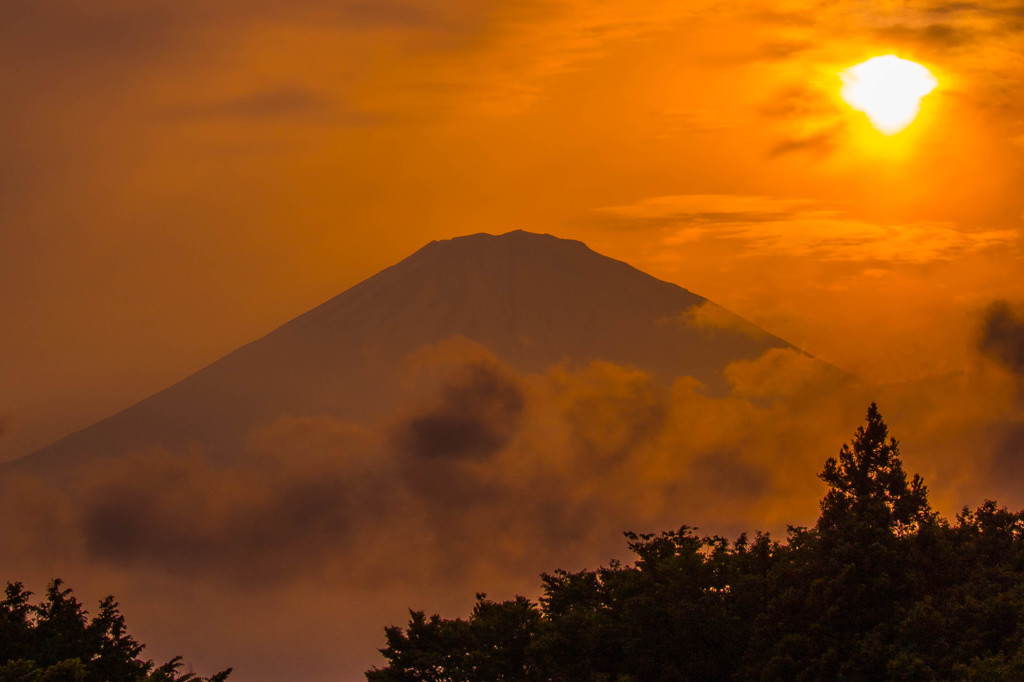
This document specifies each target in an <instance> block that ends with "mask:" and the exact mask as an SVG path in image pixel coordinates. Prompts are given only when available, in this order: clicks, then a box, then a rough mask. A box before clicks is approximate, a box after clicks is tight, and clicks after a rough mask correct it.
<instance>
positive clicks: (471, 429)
mask: <svg viewBox="0 0 1024 682" xmlns="http://www.w3.org/2000/svg"><path fill="white" fill-rule="evenodd" d="M523 407H524V398H523V393H522V390H521V389H520V388H519V386H518V385H517V384H516V381H515V380H514V379H513V378H512V377H511V376H510V373H509V372H508V371H507V370H504V371H503V370H502V368H500V367H498V366H497V363H489V364H484V363H476V364H471V365H467V366H465V367H464V368H463V369H462V370H461V371H460V373H459V375H458V376H455V377H452V378H451V379H450V380H449V381H448V382H447V383H445V384H444V385H443V386H442V387H441V390H440V392H439V394H438V395H437V396H436V398H435V401H434V403H433V404H431V405H429V406H426V407H425V408H424V409H422V410H420V411H418V413H417V414H414V415H412V416H410V417H408V418H407V419H405V420H403V421H402V422H401V423H400V424H399V425H398V426H397V427H396V428H395V433H394V439H395V442H396V443H397V445H398V447H399V448H400V449H401V450H402V451H403V452H408V453H410V454H411V455H413V456H415V457H421V458H426V459H438V458H441V459H467V458H468V459H484V458H487V457H490V456H492V455H494V454H495V453H497V452H499V451H500V450H501V449H502V448H503V447H505V445H506V444H507V443H508V441H509V440H510V439H511V438H512V437H513V436H514V435H515V432H516V430H517V429H518V428H519V424H520V420H521V417H522V412H523Z"/></svg>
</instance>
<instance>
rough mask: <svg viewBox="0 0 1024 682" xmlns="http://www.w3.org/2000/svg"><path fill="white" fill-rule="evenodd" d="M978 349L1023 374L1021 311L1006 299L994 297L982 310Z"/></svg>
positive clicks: (1023, 335) (1022, 319) (1023, 326)
mask: <svg viewBox="0 0 1024 682" xmlns="http://www.w3.org/2000/svg"><path fill="white" fill-rule="evenodd" d="M978 349H979V350H980V351H981V353H982V354H983V355H985V356H986V357H988V358H990V359H992V360H995V361H996V362H998V363H999V364H1000V365H1002V366H1003V367H1005V368H1006V369H1008V370H1010V371H1011V372H1013V373H1014V374H1016V375H1018V376H1021V377H1024V315H1021V313H1020V312H1019V310H1018V309H1015V308H1014V307H1013V306H1011V305H1010V303H1009V302H1007V301H993V302H992V303H991V304H989V306H988V307H987V308H986V309H985V310H984V311H983V313H982V322H981V327H980V329H979V335H978Z"/></svg>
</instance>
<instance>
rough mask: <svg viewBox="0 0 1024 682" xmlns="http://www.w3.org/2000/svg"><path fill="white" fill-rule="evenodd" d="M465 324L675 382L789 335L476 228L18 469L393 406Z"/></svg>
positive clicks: (546, 357)
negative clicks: (422, 357) (421, 353)
mask: <svg viewBox="0 0 1024 682" xmlns="http://www.w3.org/2000/svg"><path fill="white" fill-rule="evenodd" d="M698 310H699V311H701V312H702V313H705V314H702V315H694V313H695V311H698ZM705 320H710V322H711V323H710V324H708V323H707V322H705ZM454 335H461V336H464V337H466V338H468V339H471V340H472V341H475V342H477V343H479V344H481V345H483V346H485V347H486V348H488V349H489V350H491V351H492V352H493V353H495V354H496V355H497V356H498V357H499V358H501V359H502V360H504V361H505V362H507V363H509V364H510V365H511V366H513V367H515V368H517V369H519V370H521V371H525V372H535V371H542V370H544V369H546V368H548V367H550V366H551V365H553V364H557V363H561V362H565V363H567V364H569V365H570V366H577V365H580V364H583V363H588V362H590V361H593V360H606V361H610V362H614V363H617V364H621V365H629V366H634V367H638V368H640V369H643V370H645V371H647V372H649V373H651V374H652V375H653V376H655V377H656V378H658V379H659V380H660V381H662V382H664V383H669V382H671V380H672V379H673V378H674V377H677V376H683V375H691V376H694V377H696V378H698V379H699V380H700V381H702V382H704V384H705V385H706V386H707V387H708V390H709V392H712V393H722V392H724V391H725V390H726V388H727V385H726V382H725V380H724V378H723V376H722V370H723V369H724V368H725V367H726V365H728V364H729V363H730V362H733V361H735V360H739V359H749V358H755V357H757V356H759V355H760V354H761V353H763V352H764V351H765V350H767V349H769V348H775V347H786V348H788V347H791V346H789V344H787V343H786V342H784V341H782V340H781V339H779V338H777V337H775V336H772V335H770V334H768V333H767V332H765V331H763V330H761V329H759V328H757V327H755V326H754V325H752V324H750V323H748V322H746V321H744V320H742V319H741V318H739V317H736V316H735V315H732V314H731V313H728V312H727V311H725V310H724V309H722V308H720V307H718V306H716V305H714V304H712V303H710V302H708V301H707V300H706V299H704V298H702V297H701V296H698V295H696V294H693V293H691V292H689V291H687V290H686V289H683V288H681V287H678V286H676V285H674V284H670V283H668V282H664V281H661V280H658V279H656V278H654V277H651V276H650V275H647V274H645V273H643V272H641V271H639V270H637V269H635V268H633V267H631V266H629V265H627V264H626V263H623V262H621V261H617V260H613V259H611V258H607V257H605V256H602V255H600V254H597V253H595V252H594V251H591V250H590V249H589V248H587V246H586V245H584V244H583V243H581V242H578V241H572V240H565V239H558V238H556V237H552V236H550V235H539V234H531V233H528V232H523V231H516V232H510V233H508V234H504V235H501V236H494V235H488V234H476V235H471V236H466V237H459V238H456V239H451V240H444V241H435V242H431V243H430V244H428V245H426V246H425V247H423V248H422V249H420V250H419V251H417V252H416V253H414V254H413V255H411V256H409V257H408V258H406V259H405V260H403V261H401V262H399V263H398V264H396V265H394V266H392V267H389V268H387V269H385V270H383V271H381V272H380V273H378V274H376V275H374V276H373V277H370V278H369V279H367V280H365V281H363V282H361V283H360V284H357V285H356V286H354V287H352V288H351V289H349V290H347V291H345V292H344V293H342V294H340V295H338V296H336V297H334V298H332V299H331V300H329V301H327V302H326V303H324V304H322V305H320V306H318V307H316V308H314V309H313V310H310V311H309V312H307V313H305V314H304V315H301V316H299V317H297V318H296V319H294V320H292V321H291V322H288V323H287V324H285V325H283V326H281V327H279V328H278V329H276V330H274V331H273V332H271V333H270V334H268V335H266V336H264V337H263V338H261V339H259V340H257V341H254V342H252V343H250V344H248V345H246V346H243V347H241V348H239V349H238V350H236V351H234V352H232V353H230V354H229V355H227V356H225V357H223V358H221V359H220V360H218V361H216V362H214V363H213V364H211V365H209V366H208V367H206V368H204V369H202V370H200V371H198V372H196V373H195V374H193V375H191V376H189V377H187V378H185V379H184V380H182V381H181V382H179V383H177V384H175V385H173V386H171V387H170V388H167V389H165V390H163V391H160V392H159V393H156V394H155V395H153V396H150V397H149V398H146V399H145V400H142V401H141V402H139V403H137V404H135V405H133V406H132V407H129V408H128V409H126V410H124V411H122V412H120V413H118V414H116V415H114V416H112V417H109V418H107V419H104V420H102V421H100V422H98V423H96V424H94V425H92V426H89V427H87V428H85V429H82V430H81V431H78V432H77V433H74V434H72V435H70V436H68V437H66V438H64V439H62V440H60V441H58V442H56V443H54V444H52V445H50V446H48V447H46V448H44V449H42V450H40V451H38V452H36V453H34V454H32V455H28V456H27V457H25V458H23V459H21V460H19V462H18V463H17V464H15V465H14V466H26V465H29V466H36V465H39V466H46V465H48V464H60V463H66V462H70V461H72V459H77V458H82V457H90V456H95V455H105V454H118V453H123V452H125V451H128V450H133V449H134V450H145V449H149V448H153V447H164V448H186V447H189V446H191V445H197V444H198V445H201V446H203V447H206V448H207V450H208V451H209V452H211V453H215V452H218V451H221V452H230V451H233V450H236V449H237V448H238V447H239V446H240V445H241V444H242V443H243V442H244V439H245V437H246V434H247V433H249V432H250V430H251V429H253V428H254V427H258V426H261V425H263V424H267V423H269V422H272V421H273V420H274V419H276V418H277V417H279V416H282V415H286V414H287V415H294V416H304V415H316V414H329V415H334V416H339V417H351V418H367V417H372V416H374V415H379V414H381V413H382V410H384V409H386V408H388V407H390V406H392V405H393V403H394V400H395V395H396V381H397V378H396V375H397V372H398V368H399V367H400V366H401V363H402V359H403V358H404V357H406V356H407V355H408V354H409V353H410V352H413V351H415V350H416V349H418V348H421V347H423V346H424V345H427V344H432V343H436V342H439V341H442V340H444V339H447V338H449V337H452V336H454Z"/></svg>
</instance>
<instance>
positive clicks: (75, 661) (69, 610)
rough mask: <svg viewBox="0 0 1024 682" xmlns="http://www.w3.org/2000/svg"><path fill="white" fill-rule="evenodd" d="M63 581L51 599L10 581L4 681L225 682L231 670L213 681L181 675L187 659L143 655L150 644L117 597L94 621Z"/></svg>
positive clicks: (2, 625)
mask: <svg viewBox="0 0 1024 682" xmlns="http://www.w3.org/2000/svg"><path fill="white" fill-rule="evenodd" d="M63 584H64V583H63V582H62V581H61V580H59V579H57V580H54V581H52V582H51V583H50V584H49V586H48V587H47V588H46V600H45V601H43V602H40V603H39V604H32V603H30V598H31V596H32V593H31V592H28V591H27V590H25V587H24V585H22V583H19V582H13V583H8V584H7V588H6V590H5V597H4V599H3V601H0V682H143V681H145V682H224V680H226V679H227V677H228V675H229V674H230V672H231V670H230V669H228V670H225V671H222V672H220V673H217V674H216V675H213V676H212V677H209V678H200V677H196V676H195V675H193V674H191V673H182V674H179V673H178V669H179V668H180V667H181V659H180V658H174V659H172V660H170V661H168V662H167V663H165V664H163V665H161V666H159V667H158V666H156V664H155V663H154V662H153V661H149V660H142V659H141V658H139V655H140V654H141V653H142V650H143V648H144V645H142V644H140V643H138V642H137V641H135V639H134V638H133V637H132V636H131V635H130V634H128V631H127V627H126V625H125V619H124V616H123V615H122V614H121V612H120V611H119V609H118V604H117V602H116V601H115V600H114V597H112V596H108V597H106V598H105V599H103V600H102V601H101V602H100V605H99V611H98V612H97V614H96V616H94V617H93V618H92V619H89V618H88V617H87V614H86V612H85V609H83V608H82V605H81V604H80V603H79V602H78V600H77V599H75V597H74V595H73V594H72V592H71V590H70V589H65V588H64V587H63Z"/></svg>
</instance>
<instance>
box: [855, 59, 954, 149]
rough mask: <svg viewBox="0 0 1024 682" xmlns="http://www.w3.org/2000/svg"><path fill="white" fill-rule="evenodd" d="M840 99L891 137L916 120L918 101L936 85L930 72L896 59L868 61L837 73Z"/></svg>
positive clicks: (918, 65) (919, 105)
mask: <svg viewBox="0 0 1024 682" xmlns="http://www.w3.org/2000/svg"><path fill="white" fill-rule="evenodd" d="M839 77H840V78H841V79H842V81H843V88H842V90H840V92H839V94H840V96H841V97H842V98H843V99H844V100H846V103H847V104H849V105H850V106H851V107H853V108H854V109H856V110H857V111H863V112H864V113H865V114H867V117H868V120H870V121H871V125H873V126H874V127H875V128H877V129H878V130H879V131H881V132H882V133H884V134H885V135H895V134H896V133H898V132H900V131H901V130H903V129H904V128H906V127H907V126H908V125H910V124H911V123H912V122H913V121H914V119H915V118H916V117H917V112H918V111H920V109H921V98H923V97H924V96H925V95H927V94H928V93H930V92H931V91H932V90H934V89H935V87H936V86H937V85H938V84H939V81H938V80H936V78H935V76H933V75H932V74H931V72H930V71H929V70H928V69H926V68H924V67H923V66H921V65H920V64H917V63H916V62H912V61H908V60H906V59H900V58H899V57H897V56H896V55H891V54H890V55H885V56H884V57H872V58H871V59H869V60H867V61H866V62H862V63H860V64H857V65H856V66H851V67H850V68H849V69H846V70H845V71H842V72H840V74H839Z"/></svg>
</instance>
